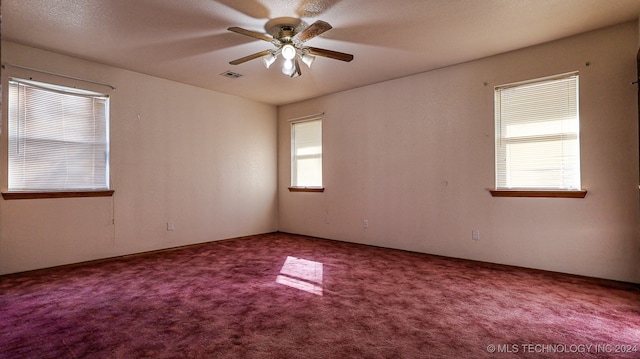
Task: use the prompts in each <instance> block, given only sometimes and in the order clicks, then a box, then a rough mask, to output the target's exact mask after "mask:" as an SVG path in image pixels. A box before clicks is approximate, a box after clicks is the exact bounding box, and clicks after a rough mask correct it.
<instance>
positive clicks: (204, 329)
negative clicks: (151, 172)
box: [0, 233, 640, 359]
mask: <svg viewBox="0 0 640 359" xmlns="http://www.w3.org/2000/svg"><path fill="white" fill-rule="evenodd" d="M639 294H640V289H639V287H638V286H636V285H631V284H625V283H618V282H610V281H604V280H596V279H589V278H582V277H576V276H569V275H562V274H557V273H547V272H542V271H535V270H527V269H522V268H513V267H507V266H498V265H490V264H484V263H477V262H472V261H465V260H456V259H449V258H443V257H437V256H431V255H425V254H418V253H411V252H403V251H397V250H389V249H382V248H375V247H368V246H361V245H356V244H348V243H342V242H336V241H329V240H321V239H315V238H310V237H305V236H297V235H290V234H283V233H274V234H266V235H258V236H251V237H245V238H240V239H236V240H228V241H221V242H213V243H208V244H204V245H198V246H192V247H186V248H182V249H177V250H173V251H168V252H160V253H151V254H146V255H139V256H132V257H125V258H120V259H116V260H110V261H105V262H100V263H92V264H86V265H79V266H73V267H63V268H53V269H47V270H43V271H37V272H31V273H23V274H18V275H9V276H4V277H2V278H1V282H0V358H38V359H40V358H56V359H60V358H510V357H516V356H517V357H529V358H539V357H548V358H574V357H579V358H584V357H586V358H639V357H640V352H638V351H639V350H640V347H639V346H640V306H639V304H640V297H639Z"/></svg>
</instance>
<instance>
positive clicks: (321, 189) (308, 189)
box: [289, 187, 324, 192]
mask: <svg viewBox="0 0 640 359" xmlns="http://www.w3.org/2000/svg"><path fill="white" fill-rule="evenodd" d="M289 192H324V187H289Z"/></svg>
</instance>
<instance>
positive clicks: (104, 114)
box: [8, 79, 109, 193]
mask: <svg viewBox="0 0 640 359" xmlns="http://www.w3.org/2000/svg"><path fill="white" fill-rule="evenodd" d="M8 117H9V121H8V127H9V135H8V155H9V162H8V190H9V192H8V193H11V192H74V191H76V192H88V191H106V190H109V98H108V96H106V95H103V94H98V93H94V92H89V91H84V90H79V89H75V88H68V87H62V86H56V85H50V84H45V83H39V82H35V81H27V80H20V79H10V80H9V114H8Z"/></svg>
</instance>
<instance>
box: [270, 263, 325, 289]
mask: <svg viewBox="0 0 640 359" xmlns="http://www.w3.org/2000/svg"><path fill="white" fill-rule="evenodd" d="M276 283H280V284H283V285H286V286H289V287H292V288H296V289H300V290H303V291H305V292H309V293H313V294H316V295H322V263H320V262H314V261H310V260H306V259H302V258H296V257H291V256H287V259H286V260H285V261H284V264H283V265H282V269H280V274H279V275H278V277H277V278H276Z"/></svg>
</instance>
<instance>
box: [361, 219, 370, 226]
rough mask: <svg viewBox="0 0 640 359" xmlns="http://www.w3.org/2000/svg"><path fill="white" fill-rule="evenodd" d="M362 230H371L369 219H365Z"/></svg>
mask: <svg viewBox="0 0 640 359" xmlns="http://www.w3.org/2000/svg"><path fill="white" fill-rule="evenodd" d="M362 228H369V220H368V219H365V220H364V221H363V222H362Z"/></svg>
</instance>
